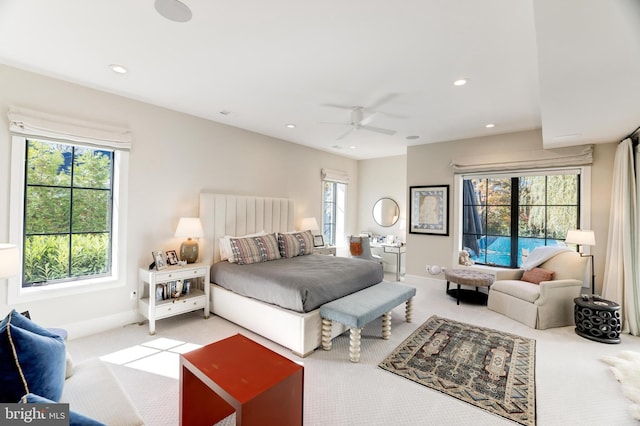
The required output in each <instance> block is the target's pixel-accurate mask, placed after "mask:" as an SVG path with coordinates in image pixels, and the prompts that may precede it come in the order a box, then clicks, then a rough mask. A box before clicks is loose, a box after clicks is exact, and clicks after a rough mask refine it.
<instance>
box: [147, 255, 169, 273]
mask: <svg viewBox="0 0 640 426" xmlns="http://www.w3.org/2000/svg"><path fill="white" fill-rule="evenodd" d="M151 255H152V256H153V261H154V262H155V264H156V269H157V270H158V271H161V270H163V269H165V268H166V267H167V259H166V258H165V257H164V253H162V251H161V250H155V251H152V252H151Z"/></svg>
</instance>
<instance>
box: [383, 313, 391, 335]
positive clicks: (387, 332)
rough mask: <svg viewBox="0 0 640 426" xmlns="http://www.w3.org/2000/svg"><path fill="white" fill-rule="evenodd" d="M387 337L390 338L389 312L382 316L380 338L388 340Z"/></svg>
mask: <svg viewBox="0 0 640 426" xmlns="http://www.w3.org/2000/svg"><path fill="white" fill-rule="evenodd" d="M389 336H391V312H387V313H385V314H384V315H382V338H383V339H384V340H389Z"/></svg>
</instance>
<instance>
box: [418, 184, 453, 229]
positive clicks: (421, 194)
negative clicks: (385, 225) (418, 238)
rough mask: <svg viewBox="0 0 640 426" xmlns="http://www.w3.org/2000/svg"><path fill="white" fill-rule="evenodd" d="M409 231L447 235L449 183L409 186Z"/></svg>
mask: <svg viewBox="0 0 640 426" xmlns="http://www.w3.org/2000/svg"><path fill="white" fill-rule="evenodd" d="M409 200H411V205H410V208H409V233H411V234H427V235H444V236H448V235H449V185H422V186H411V187H409Z"/></svg>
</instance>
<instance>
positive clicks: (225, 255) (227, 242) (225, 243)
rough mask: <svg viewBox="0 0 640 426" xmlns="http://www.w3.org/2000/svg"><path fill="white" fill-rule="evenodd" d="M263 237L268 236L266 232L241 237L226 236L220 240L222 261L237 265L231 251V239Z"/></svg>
mask: <svg viewBox="0 0 640 426" xmlns="http://www.w3.org/2000/svg"><path fill="white" fill-rule="evenodd" d="M261 235H267V233H266V232H264V230H263V231H260V232H256V233H255V234H247V235H242V236H239V237H234V236H233V235H225V236H224V237H221V238H220V240H218V247H219V248H220V260H228V261H229V262H230V263H235V261H236V260H235V259H234V258H233V252H232V251H231V238H249V237H259V236H261Z"/></svg>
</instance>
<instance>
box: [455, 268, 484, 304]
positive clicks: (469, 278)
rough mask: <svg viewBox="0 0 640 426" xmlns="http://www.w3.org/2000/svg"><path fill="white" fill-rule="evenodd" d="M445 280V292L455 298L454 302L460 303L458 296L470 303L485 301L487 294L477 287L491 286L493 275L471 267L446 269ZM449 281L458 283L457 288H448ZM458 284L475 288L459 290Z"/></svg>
mask: <svg viewBox="0 0 640 426" xmlns="http://www.w3.org/2000/svg"><path fill="white" fill-rule="evenodd" d="M444 277H445V279H446V280H447V290H446V291H447V294H448V295H449V296H453V297H455V298H456V304H458V305H459V304H460V296H462V299H463V301H465V302H472V303H481V304H485V303H487V294H485V293H481V292H479V291H478V287H487V288H489V287H491V284H493V281H494V280H495V276H493V275H491V274H487V273H486V272H480V271H476V270H473V269H447V270H445V271H444ZM449 282H452V283H455V284H457V285H458V288H457V289H451V290H449ZM460 285H468V286H472V287H475V288H476V291H475V292H474V291H472V290H461V289H460Z"/></svg>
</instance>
